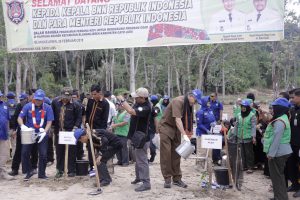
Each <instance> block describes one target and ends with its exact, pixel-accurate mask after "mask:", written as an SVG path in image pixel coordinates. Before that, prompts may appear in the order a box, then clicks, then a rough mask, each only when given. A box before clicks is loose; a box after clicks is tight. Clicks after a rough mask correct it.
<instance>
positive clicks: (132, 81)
mask: <svg viewBox="0 0 300 200" xmlns="http://www.w3.org/2000/svg"><path fill="white" fill-rule="evenodd" d="M134 63H135V62H134V48H130V78H129V79H130V87H129V88H130V92H134V91H135V66H134Z"/></svg>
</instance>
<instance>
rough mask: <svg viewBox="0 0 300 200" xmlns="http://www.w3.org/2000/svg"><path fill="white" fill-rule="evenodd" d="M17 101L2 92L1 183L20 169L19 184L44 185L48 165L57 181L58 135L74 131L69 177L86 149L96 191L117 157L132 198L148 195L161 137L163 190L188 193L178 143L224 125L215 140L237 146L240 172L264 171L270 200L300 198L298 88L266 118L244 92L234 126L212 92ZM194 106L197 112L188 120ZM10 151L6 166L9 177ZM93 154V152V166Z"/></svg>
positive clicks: (217, 158) (216, 159) (34, 95)
mask: <svg viewBox="0 0 300 200" xmlns="http://www.w3.org/2000/svg"><path fill="white" fill-rule="evenodd" d="M19 99H20V102H19V103H16V98H15V94H14V93H13V92H9V93H8V94H7V95H6V96H4V94H2V93H1V92H0V175H1V179H7V180H11V179H13V177H14V176H16V175H18V174H19V167H20V165H22V172H21V173H22V174H24V175H25V176H24V181H29V180H30V179H31V177H32V176H33V175H34V174H38V178H39V179H44V180H47V179H48V177H47V175H46V168H47V166H50V165H52V164H53V163H54V160H56V170H57V171H56V174H55V178H60V177H62V176H63V174H64V169H65V166H64V165H65V161H64V159H65V152H66V151H65V145H62V144H59V142H58V141H59V136H60V134H59V133H60V132H61V131H68V132H74V137H75V138H76V140H77V143H76V145H70V146H69V149H68V166H67V173H68V177H74V176H76V160H82V159H83V157H84V152H85V151H84V149H85V148H84V147H86V149H87V154H88V156H87V157H88V161H89V168H90V169H89V170H90V174H92V173H93V172H94V169H95V167H97V169H98V170H97V171H98V172H99V174H101V176H100V186H102V187H104V186H108V185H109V184H110V183H111V182H112V178H111V176H110V174H109V171H108V168H107V162H108V160H110V159H111V158H113V157H114V156H116V158H117V163H116V164H117V165H120V166H122V167H127V166H128V165H129V164H130V163H131V162H134V163H135V179H134V180H133V181H132V182H131V184H137V183H142V184H140V185H139V186H138V187H136V188H135V191H137V192H142V191H146V190H150V189H151V181H150V173H149V171H150V168H149V163H151V162H154V160H155V157H156V154H157V144H154V142H153V138H154V137H156V136H157V135H159V137H160V146H159V147H160V148H159V150H160V167H161V172H162V177H163V179H164V188H171V187H172V185H176V186H179V187H182V188H187V184H186V183H185V182H184V181H183V180H182V173H181V169H180V160H181V158H180V155H179V154H178V153H176V151H175V149H176V148H177V147H178V146H179V145H180V144H181V141H182V139H183V140H184V141H187V142H190V140H191V139H192V138H193V137H201V135H204V134H214V133H213V131H212V129H213V128H214V126H216V125H222V129H221V132H220V135H222V136H223V137H226V138H228V141H229V143H230V142H233V143H234V142H235V143H239V144H241V146H242V148H241V152H242V153H241V155H242V164H243V170H244V171H245V172H247V173H249V174H251V173H253V170H257V169H263V170H264V174H265V175H266V176H270V178H271V180H272V187H273V191H274V199H280V200H285V199H288V197H287V192H292V191H294V192H295V194H294V197H300V184H299V182H298V177H299V169H298V164H299V149H300V138H299V136H298V135H299V132H300V121H299V120H300V89H294V90H292V91H289V92H282V93H280V97H279V98H277V99H276V100H275V101H274V102H272V103H271V104H270V106H269V110H268V111H266V110H263V109H262V108H261V106H260V104H259V103H257V101H255V95H254V94H252V93H249V94H248V95H247V97H246V98H245V99H240V98H239V99H237V101H236V104H235V105H234V106H233V112H232V116H233V118H232V119H227V118H226V117H224V115H223V105H222V103H221V102H220V101H219V100H218V98H217V93H211V94H210V95H208V96H204V95H203V94H202V92H201V91H200V90H198V89H195V90H192V91H190V92H188V93H187V94H186V95H184V96H179V97H175V98H173V99H172V100H171V99H170V97H169V96H167V95H164V96H161V95H159V94H157V95H155V94H152V95H150V94H149V91H148V90H147V89H146V88H139V89H137V90H136V91H135V92H133V93H131V94H130V93H129V92H126V93H123V94H121V95H117V96H114V95H112V93H111V92H110V91H106V92H103V91H102V89H101V87H100V85H92V87H91V89H90V94H89V95H86V96H82V97H81V98H80V95H79V93H78V91H77V90H72V89H71V88H68V87H65V88H63V89H62V91H61V95H60V96H58V97H55V98H51V99H50V98H48V97H46V94H45V92H44V91H43V90H42V89H37V90H35V89H30V90H29V91H28V93H27V94H26V93H22V94H21V95H20V96H19ZM197 103H198V104H199V105H200V106H199V107H200V108H199V110H197V111H196V112H195V114H194V110H195V108H196V107H195V106H194V105H195V104H197ZM194 123H195V124H196V133H195V134H193V126H194ZM86 124H88V125H89V127H90V128H91V130H92V142H93V149H92V147H91V146H90V144H89V142H88V140H89V137H88V136H87V134H86ZM29 130H32V132H33V134H32V141H33V142H32V143H30V144H23V142H22V133H23V132H26V131H29ZM9 143H10V144H12V145H10V146H11V147H12V148H10V146H9ZM84 143H86V145H83V144H84ZM9 149H10V156H11V157H12V165H11V171H10V172H7V171H6V169H5V164H6V161H7V159H8V156H9ZM92 151H95V152H96V157H97V159H96V160H97V166H94V162H93V156H92ZM54 152H55V153H54ZM148 152H150V156H149V155H148ZM222 154H223V153H222V152H221V150H217V149H214V150H213V163H214V164H215V165H220V164H221V159H222V156H221V155H222ZM54 155H56V156H55V158H54ZM228 156H229V157H230V155H228ZM289 181H290V182H291V184H290V186H288V185H289V184H288V183H289Z"/></svg>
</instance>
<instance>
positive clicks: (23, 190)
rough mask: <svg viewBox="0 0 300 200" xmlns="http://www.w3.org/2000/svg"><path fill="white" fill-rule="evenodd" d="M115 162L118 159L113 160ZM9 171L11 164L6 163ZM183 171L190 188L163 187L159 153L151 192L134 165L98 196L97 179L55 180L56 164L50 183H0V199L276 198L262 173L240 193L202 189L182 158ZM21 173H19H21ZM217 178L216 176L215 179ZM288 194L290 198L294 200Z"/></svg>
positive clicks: (119, 170) (249, 178)
mask: <svg viewBox="0 0 300 200" xmlns="http://www.w3.org/2000/svg"><path fill="white" fill-rule="evenodd" d="M230 108H231V106H226V108H225V112H227V111H228V112H230V110H231V109H230ZM114 162H116V160H114ZM7 169H10V163H8V164H7ZM181 169H182V173H183V181H185V182H186V183H187V184H188V188H187V189H182V188H179V187H177V186H172V188H171V189H165V188H163V183H164V182H163V178H162V175H161V171H160V164H159V153H158V156H157V157H156V159H155V161H154V163H152V164H151V165H150V178H151V185H152V189H151V190H150V191H146V192H142V193H137V192H135V191H134V189H135V187H136V186H135V185H131V184H130V182H131V181H132V180H134V178H135V173H134V165H133V164H130V165H129V166H128V167H120V166H115V168H114V174H112V179H113V182H112V183H111V185H109V186H107V187H104V188H103V193H102V194H100V195H98V196H90V195H88V193H89V192H91V191H94V190H95V189H96V188H95V186H94V183H95V178H89V177H88V176H87V177H75V178H61V179H59V180H55V179H54V175H55V164H54V165H52V166H50V167H48V168H47V169H46V174H47V175H48V176H49V180H39V179H38V178H37V175H34V176H33V177H32V178H31V180H30V181H29V182H24V181H23V178H24V175H18V176H16V180H13V181H3V180H2V181H0V199H3V200H21V199H22V200H27V199H28V200H29V199H43V198H44V199H47V200H82V199H86V200H87V199H88V200H89V199H111V200H123V199H124V200H127V199H130V200H134V199H149V200H154V199H163V200H176V199H203V200H210V199H211V200H218V199H235V200H266V199H269V198H271V197H273V194H272V192H270V191H269V189H270V185H271V181H270V179H268V178H266V177H265V176H264V175H262V173H263V172H262V171H261V170H259V171H255V172H254V173H253V174H251V175H248V174H244V183H243V186H242V190H241V191H234V190H233V189H226V190H221V189H216V190H210V191H207V190H206V189H203V188H201V172H200V171H201V170H200V169H199V167H198V166H196V165H195V160H193V159H187V160H184V159H182V164H181ZM19 172H20V171H19ZM213 177H214V176H213ZM291 195H292V194H289V196H290V199H293V198H292V196H291Z"/></svg>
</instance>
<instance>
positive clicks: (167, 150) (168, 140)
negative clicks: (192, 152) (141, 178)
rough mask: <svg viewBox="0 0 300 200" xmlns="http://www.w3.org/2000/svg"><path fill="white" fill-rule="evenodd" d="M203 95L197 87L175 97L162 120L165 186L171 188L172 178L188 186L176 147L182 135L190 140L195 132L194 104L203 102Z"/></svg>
mask: <svg viewBox="0 0 300 200" xmlns="http://www.w3.org/2000/svg"><path fill="white" fill-rule="evenodd" d="M201 96H202V92H201V91H200V90H198V89H195V90H193V91H192V92H190V93H188V94H187V95H186V96H179V97H176V98H174V99H173V100H172V102H171V103H170V104H169V105H168V107H167V108H166V110H165V112H164V115H163V117H162V119H161V121H160V124H159V127H158V131H159V133H160V167H161V172H162V175H163V177H164V179H165V183H164V187H165V188H171V179H173V185H177V186H179V187H182V188H187V185H186V184H185V183H184V182H183V181H182V180H181V178H182V173H181V169H180V156H179V155H178V154H177V153H176V151H175V149H176V148H177V147H178V146H179V145H180V143H181V136H183V139H184V140H185V141H190V139H189V138H190V137H191V136H192V135H191V133H192V132H193V105H194V104H196V103H199V104H201Z"/></svg>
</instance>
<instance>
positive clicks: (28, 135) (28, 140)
mask: <svg viewBox="0 0 300 200" xmlns="http://www.w3.org/2000/svg"><path fill="white" fill-rule="evenodd" d="M33 134H34V129H32V128H31V129H27V130H23V131H21V144H33V143H35V141H34V140H33V138H32V135H33Z"/></svg>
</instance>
